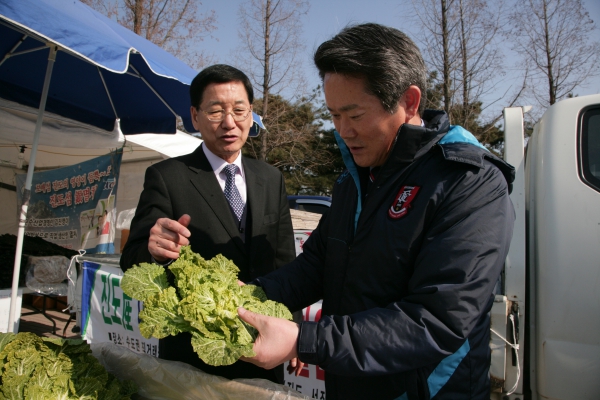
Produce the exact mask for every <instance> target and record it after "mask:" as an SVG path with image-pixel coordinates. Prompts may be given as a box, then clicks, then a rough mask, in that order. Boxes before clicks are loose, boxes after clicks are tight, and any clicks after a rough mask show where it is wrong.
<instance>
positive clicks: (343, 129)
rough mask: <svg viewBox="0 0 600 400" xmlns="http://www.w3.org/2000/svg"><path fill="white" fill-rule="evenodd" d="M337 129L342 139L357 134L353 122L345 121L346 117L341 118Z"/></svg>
mask: <svg viewBox="0 0 600 400" xmlns="http://www.w3.org/2000/svg"><path fill="white" fill-rule="evenodd" d="M336 129H337V131H338V132H339V134H340V136H341V137H342V139H346V138H352V137H354V136H356V131H355V130H354V127H353V126H352V124H350V123H349V121H345V120H344V119H342V120H340V121H339V122H338V123H337V126H336Z"/></svg>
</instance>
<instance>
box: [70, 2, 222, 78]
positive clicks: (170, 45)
mask: <svg viewBox="0 0 600 400" xmlns="http://www.w3.org/2000/svg"><path fill="white" fill-rule="evenodd" d="M80 1H81V2H83V3H85V4H87V5H89V6H90V7H92V8H94V9H95V10H96V11H99V12H101V13H103V14H105V15H107V16H108V17H110V18H113V19H116V20H117V21H118V22H119V23H120V24H121V25H123V26H124V27H126V28H128V29H131V30H132V31H133V32H135V33H137V34H138V35H140V36H142V37H144V38H145V39H148V40H149V41H151V42H152V43H154V44H156V45H158V46H160V47H162V48H164V49H165V50H167V51H168V52H170V53H171V54H173V55H174V56H176V57H178V58H180V59H181V60H183V61H185V62H187V63H188V64H189V65H190V66H191V67H192V68H195V69H200V68H202V67H203V66H204V65H205V64H206V63H208V62H209V61H210V60H209V59H210V56H208V55H206V54H205V53H204V52H202V51H201V50H199V46H198V43H199V42H201V41H202V40H203V39H204V38H205V37H206V36H207V35H209V34H210V32H212V31H213V30H215V29H216V26H215V22H216V16H215V12H214V10H211V11H207V12H205V13H203V12H202V11H201V5H202V3H200V2H199V1H196V0H80Z"/></svg>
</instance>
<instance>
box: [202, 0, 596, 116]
mask: <svg viewBox="0 0 600 400" xmlns="http://www.w3.org/2000/svg"><path fill="white" fill-rule="evenodd" d="M517 1H519V0H517ZM583 1H584V4H585V6H586V8H587V10H588V12H589V13H590V16H591V17H592V19H593V20H594V21H595V22H596V25H597V26H598V27H599V30H598V31H597V32H598V36H599V38H600V0H583ZM243 3H244V0H227V1H223V0H204V1H203V2H202V8H203V9H214V10H215V11H216V14H217V30H216V31H214V32H213V33H212V36H213V37H215V38H218V42H217V41H216V40H215V39H213V38H206V39H205V41H204V42H202V44H201V45H202V46H203V47H204V48H205V49H206V50H207V51H208V53H211V54H212V55H213V56H214V57H215V61H216V62H222V63H228V62H230V63H233V62H232V61H231V60H232V58H231V55H232V53H233V52H234V51H235V49H236V47H237V46H238V43H239V38H238V9H239V7H240V4H243ZM410 13H412V5H411V3H410V0H310V10H309V13H308V16H307V17H304V19H303V21H304V22H305V26H304V30H303V33H302V38H303V41H304V44H305V46H306V48H305V51H304V53H305V55H304V56H303V60H302V61H303V67H304V75H305V77H306V79H307V81H308V86H309V88H313V87H316V86H317V85H318V84H319V78H318V76H317V72H316V69H315V68H314V67H313V65H312V63H311V59H312V54H313V52H314V50H315V49H316V48H317V47H318V46H319V44H321V43H322V42H323V41H325V40H327V39H329V38H331V37H332V36H333V35H335V34H336V33H337V32H338V31H339V30H340V29H341V28H343V27H345V26H346V25H347V24H349V23H363V22H377V23H380V24H383V25H389V26H393V27H395V28H398V29H400V30H402V31H404V32H405V33H407V34H408V35H409V36H411V37H412V38H413V39H416V35H417V34H418V29H416V26H415V23H414V22H411V21H414V20H413V19H411V18H410ZM415 41H416V42H417V43H418V41H417V40H415ZM514 63H515V60H514V59H512V58H511V57H510V54H508V52H507V63H506V64H507V66H508V67H511V66H513V65H514ZM512 84H514V85H519V84H520V82H519V81H518V79H515V78H514V77H511V76H510V73H509V75H508V76H507V77H506V78H505V80H504V81H503V82H501V84H500V85H499V87H501V88H502V89H501V91H502V92H503V91H504V88H505V87H507V86H509V85H512ZM499 91H500V89H499ZM576 93H577V94H578V95H585V94H593V93H600V77H596V78H594V79H593V80H591V81H590V82H589V83H588V85H587V87H586V88H579V89H578V90H576ZM284 94H285V93H284ZM502 106H503V104H497V105H496V106H494V107H495V109H494V110H492V112H493V113H496V112H500V111H501V109H502Z"/></svg>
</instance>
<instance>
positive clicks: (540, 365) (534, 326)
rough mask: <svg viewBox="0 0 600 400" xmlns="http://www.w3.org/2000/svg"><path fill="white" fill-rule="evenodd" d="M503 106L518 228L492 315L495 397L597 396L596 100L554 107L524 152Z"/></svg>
mask: <svg viewBox="0 0 600 400" xmlns="http://www.w3.org/2000/svg"><path fill="white" fill-rule="evenodd" d="M526 111H527V108H521V107H513V108H506V109H505V110H504V126H505V159H506V160H507V162H509V163H510V164H512V165H513V166H514V167H515V169H516V180H515V183H514V186H513V191H512V194H511V198H512V201H513V203H514V206H515V210H516V213H517V218H516V223H515V231H514V236H513V240H512V243H511V247H510V252H509V255H508V258H507V262H506V265H505V270H504V273H503V277H502V282H501V284H500V286H501V293H502V295H498V296H496V302H495V304H494V307H493V309H492V332H491V337H490V346H491V348H492V361H491V369H490V375H491V378H492V395H491V398H492V399H494V400H509V399H510V400H517V399H518V400H524V399H531V400H537V399H540V400H541V399H553V400H554V399H556V400H558V399H560V400H585V399H590V400H591V399H594V400H597V399H600V95H591V96H582V97H576V98H572V99H567V100H563V101H561V102H558V103H556V104H554V105H552V106H551V107H549V108H548V110H547V111H546V112H545V113H544V115H543V117H542V118H541V119H540V121H539V122H538V123H537V124H536V125H535V127H534V130H533V134H532V135H531V137H530V139H529V141H528V142H527V146H526V147H525V143H524V134H523V133H524V129H523V128H524V124H523V114H524V112H526Z"/></svg>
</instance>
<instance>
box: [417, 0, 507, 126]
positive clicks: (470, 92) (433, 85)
mask: <svg viewBox="0 0 600 400" xmlns="http://www.w3.org/2000/svg"><path fill="white" fill-rule="evenodd" d="M412 3H413V7H414V9H415V15H416V18H417V19H418V21H419V26H421V34H420V35H419V38H420V40H419V41H420V43H421V47H422V49H423V55H424V57H425V60H426V62H427V64H428V66H429V69H430V76H429V85H430V90H428V95H429V96H433V98H432V99H431V100H430V99H428V104H430V105H434V106H435V105H438V104H439V106H441V107H443V108H444V110H445V111H446V112H447V113H448V114H449V115H450V118H451V120H452V123H455V124H459V125H462V126H464V127H465V128H466V129H468V130H470V131H471V132H473V133H474V134H475V135H476V136H479V137H487V136H486V135H485V130H487V129H489V128H490V127H493V126H494V124H495V121H482V113H483V111H484V110H486V108H487V107H488V105H486V104H484V101H490V100H489V99H490V96H492V99H491V103H492V104H493V103H494V102H496V101H498V99H494V98H493V96H499V97H500V98H504V97H505V96H506V94H507V92H505V93H502V94H498V95H495V90H496V86H497V78H498V77H499V76H502V75H503V74H504V71H503V66H502V62H501V61H502V52H501V51H500V46H499V38H500V33H501V31H500V27H501V24H502V21H501V18H502V15H503V12H502V10H503V6H504V3H503V1H495V2H493V3H492V2H489V1H487V0H412ZM440 103H441V104H440ZM488 118H491V117H490V116H488Z"/></svg>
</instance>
